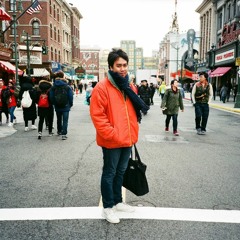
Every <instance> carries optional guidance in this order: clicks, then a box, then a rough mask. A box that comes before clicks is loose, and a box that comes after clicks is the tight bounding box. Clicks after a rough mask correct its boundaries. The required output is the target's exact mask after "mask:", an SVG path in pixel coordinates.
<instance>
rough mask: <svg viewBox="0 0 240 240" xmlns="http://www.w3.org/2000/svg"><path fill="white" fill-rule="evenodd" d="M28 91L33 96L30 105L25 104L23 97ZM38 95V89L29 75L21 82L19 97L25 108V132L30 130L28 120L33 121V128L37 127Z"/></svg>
mask: <svg viewBox="0 0 240 240" xmlns="http://www.w3.org/2000/svg"><path fill="white" fill-rule="evenodd" d="M26 93H27V94H26ZM28 93H29V95H30V98H31V99H30V100H31V104H30V106H25V105H24V104H23V101H24V100H23V97H24V95H28ZM36 97H37V91H36V89H34V87H33V83H32V81H31V78H29V77H27V78H25V79H24V80H23V82H22V84H21V89H20V92H19V99H20V100H21V103H22V109H23V120H24V123H25V129H24V131H25V132H27V131H29V127H28V121H31V122H32V126H31V129H32V130H36V129H37V127H36V126H35V121H36V118H37V107H36Z"/></svg>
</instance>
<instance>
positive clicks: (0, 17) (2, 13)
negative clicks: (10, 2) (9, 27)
mask: <svg viewBox="0 0 240 240" xmlns="http://www.w3.org/2000/svg"><path fill="white" fill-rule="evenodd" d="M0 20H2V21H10V20H12V18H11V17H10V16H9V15H8V14H7V13H6V12H5V11H4V10H3V9H2V8H0Z"/></svg>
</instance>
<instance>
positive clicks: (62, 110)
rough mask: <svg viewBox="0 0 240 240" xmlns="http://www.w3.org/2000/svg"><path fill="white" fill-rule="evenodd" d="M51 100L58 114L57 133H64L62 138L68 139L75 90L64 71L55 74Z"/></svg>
mask: <svg viewBox="0 0 240 240" xmlns="http://www.w3.org/2000/svg"><path fill="white" fill-rule="evenodd" d="M50 101H51V102H52V104H53V105H54V108H55V112H56V115H57V133H58V135H62V140H66V139H67V133H68V132H67V129H68V118H69V111H70V109H71V107H72V106H73V91H72V89H71V88H70V86H69V85H68V81H67V79H65V78H64V73H63V72H62V71H58V72H57V73H56V74H55V81H54V84H53V87H52V88H51V90H50Z"/></svg>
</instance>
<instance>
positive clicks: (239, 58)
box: [235, 57, 240, 66]
mask: <svg viewBox="0 0 240 240" xmlns="http://www.w3.org/2000/svg"><path fill="white" fill-rule="evenodd" d="M235 65H236V66H240V57H237V58H236V61H235Z"/></svg>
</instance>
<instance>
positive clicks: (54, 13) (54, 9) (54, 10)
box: [53, 4, 56, 18]
mask: <svg viewBox="0 0 240 240" xmlns="http://www.w3.org/2000/svg"><path fill="white" fill-rule="evenodd" d="M53 17H54V18H56V6H55V4H54V5H53Z"/></svg>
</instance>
